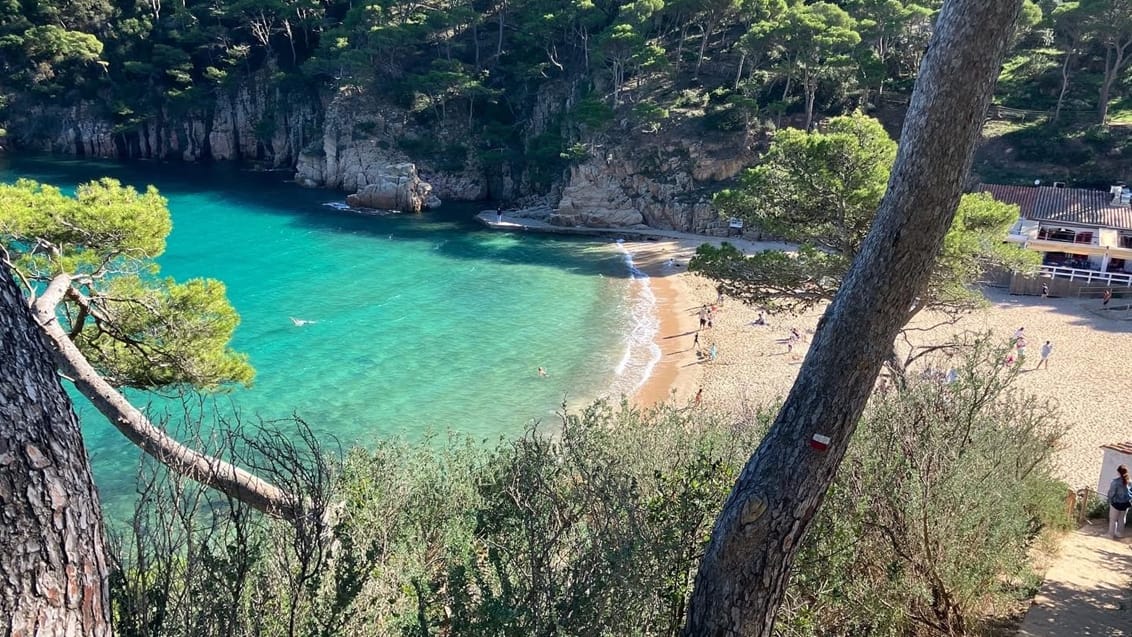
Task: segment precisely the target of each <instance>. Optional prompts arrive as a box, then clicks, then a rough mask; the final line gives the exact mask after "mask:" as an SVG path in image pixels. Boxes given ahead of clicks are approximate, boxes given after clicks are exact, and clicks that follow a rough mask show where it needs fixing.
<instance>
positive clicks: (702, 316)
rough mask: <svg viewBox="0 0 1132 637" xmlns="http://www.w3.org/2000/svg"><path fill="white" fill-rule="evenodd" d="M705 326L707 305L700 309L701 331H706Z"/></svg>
mask: <svg viewBox="0 0 1132 637" xmlns="http://www.w3.org/2000/svg"><path fill="white" fill-rule="evenodd" d="M705 325H707V306H706V305H705V306H703V307H701V308H700V329H701V330H702V329H704V326H705Z"/></svg>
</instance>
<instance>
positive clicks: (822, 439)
mask: <svg viewBox="0 0 1132 637" xmlns="http://www.w3.org/2000/svg"><path fill="white" fill-rule="evenodd" d="M810 446H811V447H813V448H814V449H815V450H817V451H825V450H826V449H828V448H829V436H823V435H821V434H814V437H813V438H810Z"/></svg>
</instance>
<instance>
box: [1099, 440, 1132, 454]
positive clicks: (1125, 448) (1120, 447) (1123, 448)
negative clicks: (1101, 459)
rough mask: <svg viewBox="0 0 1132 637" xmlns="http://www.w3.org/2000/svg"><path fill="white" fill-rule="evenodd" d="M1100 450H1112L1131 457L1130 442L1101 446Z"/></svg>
mask: <svg viewBox="0 0 1132 637" xmlns="http://www.w3.org/2000/svg"><path fill="white" fill-rule="evenodd" d="M1101 449H1112V450H1113V451H1116V452H1118V453H1126V454H1128V455H1132V442H1114V443H1111V444H1107V445H1101Z"/></svg>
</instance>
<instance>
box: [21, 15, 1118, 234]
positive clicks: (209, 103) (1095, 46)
mask: <svg viewBox="0 0 1132 637" xmlns="http://www.w3.org/2000/svg"><path fill="white" fill-rule="evenodd" d="M939 4H940V2H939V0H922V1H921V2H920V3H915V2H909V1H904V0H839V1H837V2H805V1H802V0H670V1H667V2H666V1H665V0H635V1H634V2H621V1H618V0H597V1H591V0H574V1H570V0H438V1H434V2H425V1H418V0H375V1H368V0H366V1H363V2H344V1H340V0H322V1H319V0H234V1H232V0H220V1H215V0H214V1H210V2H202V1H199V0H185V1H183V2H178V3H165V2H163V1H162V0H144V1H143V0H128V1H125V2H110V1H108V0H44V1H38V2H37V1H29V2H8V3H5V4H3V5H2V6H0V73H2V75H0V77H2V82H3V84H2V85H3V111H2V115H0V119H2V120H3V121H4V122H5V128H7V130H8V137H9V140H8V143H7V145H9V146H25V147H31V148H40V149H49V150H54V151H62V152H68V153H75V154H86V155H98V156H117V157H161V158H183V159H190V160H195V159H233V158H241V159H258V160H264V161H267V162H270V163H271V164H273V165H275V166H280V167H293V166H295V165H296V164H299V163H302V161H303V158H302V155H303V154H304V151H305V152H306V153H307V154H308V155H309V157H308V158H307V159H308V160H309V161H308V164H309V163H310V161H323V163H322V164H319V165H318V166H316V167H313V168H309V170H307V172H306V173H302V171H300V172H301V173H302V174H305V175H306V180H309V181H310V182H312V185H329V186H338V187H344V188H348V189H352V188H353V187H356V186H361V185H364V184H365V183H367V180H366V179H365V178H363V177H356V176H352V175H351V173H350V171H351V170H352V171H354V172H355V173H359V174H361V173H365V172H366V170H367V165H368V164H367V162H369V161H371V160H372V159H373V155H374V153H377V154H378V155H381V160H382V161H386V162H387V163H388V162H394V161H413V162H416V163H418V165H420V167H421V169H422V172H424V173H425V177H426V178H429V179H432V180H434V181H436V182H438V189H437V192H438V194H440V195H441V196H442V197H445V198H460V199H477V198H486V197H502V198H508V199H512V198H517V197H520V196H523V195H530V194H544V193H550V194H551V196H552V201H551V203H552V204H554V203H557V201H558V199H559V198H561V197H562V196H563V192H562V190H561V189H562V187H566V188H567V191H566V192H565V195H566V197H567V204H571V203H575V204H577V205H576V207H577V208H578V209H579V210H580V209H581V208H583V207H585V206H588V207H591V208H592V207H594V202H592V201H577V197H576V196H574V197H571V192H570V191H569V185H570V184H571V183H574V184H578V183H579V182H582V183H584V184H585V185H586V187H587V189H591V188H590V187H591V186H593V185H594V183H595V181H597V180H599V178H605V177H608V175H609V174H614V175H615V177H616V178H622V177H625V176H626V175H644V176H645V177H646V178H648V179H651V180H652V181H653V182H656V181H658V179H659V181H660V182H662V183H665V182H666V183H667V186H670V187H669V188H667V190H665V189H664V188H662V189H661V190H662V192H651V195H650V193H644V192H636V191H627V192H625V193H624V194H625V196H626V198H627V199H628V200H630V201H633V200H635V199H636V198H638V197H641V196H651V197H652V198H653V199H654V200H656V201H660V200H662V199H665V198H667V199H669V200H683V201H684V203H686V204H687V209H686V210H676V211H671V210H669V211H667V212H664V211H659V209H658V208H657V206H655V205H654V206H653V207H652V208H651V209H650V210H652V213H653V214H652V218H650V213H649V212H648V211H646V213H645V217H646V219H645V220H646V221H648V222H653V223H658V224H659V225H671V226H697V225H701V226H702V225H703V223H702V221H703V220H702V219H701V217H704V216H705V215H706V214H707V213H706V206H705V205H704V203H705V202H706V201H707V198H705V196H704V195H703V193H701V192H700V187H701V186H704V185H708V186H709V189H710V184H712V183H715V182H718V181H720V180H726V179H730V178H732V177H734V176H735V174H737V172H738V171H739V170H740V169H741V168H742V167H744V166H746V165H749V164H750V163H752V162H753V161H754V158H755V157H756V156H757V153H758V151H759V150H760V149H761V148H762V147H763V143H764V142H765V139H766V133H767V132H769V131H770V130H773V129H774V128H775V127H779V126H784V125H788V124H789V125H794V126H799V127H808V126H812V125H814V124H815V123H818V122H820V121H821V120H822V118H825V117H828V116H832V115H838V114H842V113H845V112H848V111H852V110H854V109H857V108H861V109H863V110H865V111H866V112H870V113H872V114H876V115H879V116H880V117H881V119H882V121H885V123H886V124H888V125H889V129H890V130H891V131H893V132H895V131H898V130H899V123H900V118H901V117H902V109H901V107H900V104H901V102H902V100H903V98H904V97H905V95H906V94H907V92H908V91H909V89H910V86H911V82H912V81H913V79H914V77H915V74H916V71H917V66H918V64H919V60H920V56H921V54H922V52H923V49H924V47H925V46H926V43H927V41H928V39H929V37H930V35H931V31H932V24H933V16H934V14H935V12H936V11H937V10H938V7H939ZM1130 46H1132V0H1080V1H1079V2H1063V1H1061V0H1040V1H1037V2H1030V1H1029V0H1028V1H1027V4H1026V8H1025V10H1024V12H1023V17H1022V19H1021V20H1020V23H1019V25H1018V28H1017V34H1016V36H1015V38H1014V43H1013V53H1012V54H1011V56H1010V59H1009V60H1008V62H1007V64H1006V65H1005V66H1004V69H1003V75H1002V81H1001V86H1000V91H999V102H1000V103H1001V104H1002V105H1004V106H1006V107H1011V108H1013V109H1022V110H1023V111H1025V112H1022V113H1018V112H1014V111H1008V112H1007V113H1008V114H1009V115H1011V116H1012V117H1013V118H1014V119H1016V120H1019V123H1014V124H1011V125H1009V126H1005V127H998V128H996V129H994V130H996V131H998V132H1005V133H1008V134H1010V135H1014V136H1015V138H1011V139H1007V141H1006V142H1005V143H1006V146H1005V147H1004V148H998V147H995V148H997V154H992V156H990V157H988V158H985V161H983V162H982V165H984V166H985V167H987V169H988V172H990V173H992V174H995V175H997V176H1004V177H1006V178H1019V177H1021V176H1022V175H1023V174H1029V173H1032V172H1034V170H1037V168H1040V164H1042V163H1043V162H1044V163H1046V164H1057V163H1058V161H1059V159H1058V157H1059V156H1061V155H1065V154H1066V153H1068V154H1069V155H1071V158H1072V159H1073V161H1071V162H1068V161H1067V162H1066V163H1067V165H1071V166H1078V167H1080V166H1082V165H1083V164H1088V163H1089V162H1090V161H1092V160H1094V159H1095V158H1096V156H1100V160H1099V161H1100V162H1101V164H1102V165H1098V166H1094V167H1093V169H1091V170H1085V171H1084V173H1085V174H1084V176H1075V175H1065V174H1058V175H1056V177H1058V178H1069V179H1074V178H1079V179H1085V180H1094V181H1105V180H1111V179H1115V178H1119V177H1121V176H1122V175H1113V174H1111V172H1112V170H1111V167H1110V166H1109V165H1108V164H1106V163H1105V162H1106V161H1108V160H1119V159H1120V158H1121V157H1123V155H1124V153H1125V152H1126V151H1127V152H1132V145H1129V144H1127V143H1125V141H1124V140H1123V136H1122V135H1121V133H1120V129H1119V128H1115V129H1112V130H1110V129H1109V128H1108V127H1100V128H1098V125H1101V124H1104V123H1109V124H1114V125H1119V124H1122V123H1123V122H1124V121H1125V120H1129V121H1130V122H1132V102H1130V101H1129V96H1130V95H1132V92H1130V90H1129V88H1130V87H1129V86H1128V82H1127V73H1126V70H1127V62H1128V59H1129V57H1132V50H1130ZM1051 122H1052V123H1051ZM331 138H333V139H332V140H331ZM1050 140H1053V141H1050ZM331 141H332V142H333V143H331ZM365 142H369V143H370V144H371V146H370V147H369V148H368V149H361V150H358V148H357V145H358V144H359V143H365ZM344 144H346V145H349V144H353V145H354V146H351V148H352V149H353V150H351V151H350V152H353V153H354V155H350V154H349V153H346V152H344V151H342V148H343V147H344V146H343V145H344ZM1059 146H1060V147H1062V150H1064V151H1065V152H1057V149H1058V147H1059ZM625 147H629V148H632V152H631V153H620V152H619V148H625ZM328 150H329V152H330V153H331V154H338V153H341V156H339V157H334V158H333V159H332V160H322V159H320V158H322V157H323V156H325V155H326V154H327V152H328ZM1015 153H1016V154H1015ZM355 155H356V156H357V157H356V158H355ZM621 155H628V156H629V157H627V158H626V161H625V162H622V163H621V164H618V163H617V162H618V160H619V158H620V156H621ZM1083 155H1087V156H1083ZM1016 159H1020V160H1022V161H1023V162H1031V163H1030V164H1026V165H1023V166H1021V167H1019V166H1015V165H1012V162H1013V161H1014V160H1016ZM594 160H600V162H599V163H600V165H598V166H594V165H592V164H593V162H594ZM351 162H353V163H355V164H358V166H352V164H351ZM587 164H590V165H588V166H587ZM1033 164H1038V165H1039V166H1038V167H1035V166H1034V165H1033ZM571 166H573V171H569V170H568V169H570V167H571ZM1047 168H1048V169H1050V170H1054V172H1058V170H1055V168H1056V166H1054V167H1053V168H1050V167H1048V166H1047ZM1086 168H1088V167H1086ZM677 173H680V174H682V175H684V176H680V175H677ZM666 175H667V177H665V176H666ZM368 181H372V180H368ZM622 181H623V180H622ZM607 185H608V184H607ZM614 186H616V187H618V188H622V190H624V188H625V187H627V186H626V184H625V183H618V184H614ZM575 190H578V189H577V188H576V189H575ZM630 190H631V189H630ZM638 190H640V189H639V188H638ZM653 190H654V191H655V188H653ZM576 194H577V193H575V195H576ZM606 203H608V204H609V206H610V207H613V208H616V207H617V205H621V206H622V207H624V206H625V205H626V204H624V203H623V202H622V203H620V204H619V203H618V202H606ZM697 206H698V207H697ZM567 208H569V205H568V206H567ZM637 208H640V206H637ZM646 208H647V206H646Z"/></svg>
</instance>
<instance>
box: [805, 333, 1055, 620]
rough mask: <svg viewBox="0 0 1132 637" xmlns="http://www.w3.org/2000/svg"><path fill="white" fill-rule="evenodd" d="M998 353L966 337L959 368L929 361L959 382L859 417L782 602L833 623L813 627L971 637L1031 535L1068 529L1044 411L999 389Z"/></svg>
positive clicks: (1005, 376) (1012, 594)
mask: <svg viewBox="0 0 1132 637" xmlns="http://www.w3.org/2000/svg"><path fill="white" fill-rule="evenodd" d="M1006 347H1008V345H1007V346H1006ZM1003 349H1004V348H1000V347H998V346H997V345H996V344H995V343H994V342H993V341H992V340H991V339H989V338H988V337H987V336H985V335H981V336H976V337H973V340H971V341H969V342H968V343H967V354H966V355H965V356H964V357H963V359H962V360H951V361H946V360H939V361H936V362H937V364H943V365H953V366H955V367H956V368H957V370H958V376H959V380H958V381H956V382H954V383H950V384H948V383H945V382H941V381H940V380H938V376H936V375H934V374H931V375H927V376H925V377H923V378H916V379H913V381H912V383H911V384H910V386H909V387H908V388H907V389H906V390H905V391H902V392H900V393H899V394H895V395H889V396H888V397H886V398H882V399H881V400H879V401H876V402H875V403H874V405H873V406H872V408H871V409H870V410H868V412H867V413H866V415H865V417H864V419H863V420H862V422H861V424H860V426H859V427H858V429H857V433H856V435H855V438H854V440H853V443H852V445H851V446H850V450H849V452H848V454H847V456H846V458H845V461H844V464H843V465H842V469H841V471H839V473H838V477H837V479H836V480H835V483H834V486H833V488H832V489H831V490H830V493H829V495H828V496H827V498H826V505H825V506H824V507H823V510H822V511H821V513H820V519H819V520H818V521H817V523H816V525H815V529H818V532H816V533H814V534H812V535H813V536H816V537H812V538H808V541H807V542H806V547H805V549H804V550H803V553H802V554H801V555H800V556H799V558H798V559H799V562H802V563H808V564H809V565H810V567H809V568H807V569H803V572H804V573H805V576H806V578H807V584H808V585H807V584H801V583H799V582H797V581H796V582H794V583H793V590H794V591H796V594H797V595H798V597H797V598H795V599H794V600H793V602H792V604H791V605H792V606H794V607H797V608H798V609H799V610H802V611H804V613H805V614H804V616H806V617H811V618H813V620H816V622H817V623H818V625H819V626H820V625H822V624H826V625H829V624H831V623H833V622H837V629H835V630H834V631H832V632H826V631H823V630H818V631H814V632H818V633H820V634H836V635H853V634H893V635H907V634H919V633H918V631H917V627H919V628H926V629H928V631H929V634H939V635H951V634H972V633H973V632H975V631H976V628H977V625H978V619H979V617H980V615H981V614H982V613H984V612H986V610H987V609H989V608H993V607H996V606H1002V605H1004V604H1003V601H1004V600H1010V599H1014V598H1016V597H1017V593H1016V591H1015V589H1014V586H1015V584H1014V583H1015V582H1024V581H1027V580H1028V577H1027V576H1029V574H1030V567H1029V565H1028V559H1027V549H1028V548H1029V546H1030V545H1031V544H1032V543H1033V541H1034V539H1035V538H1036V536H1037V534H1038V533H1039V531H1040V530H1041V529H1045V528H1052V529H1064V528H1065V527H1066V526H1067V524H1068V520H1067V519H1066V513H1065V508H1064V502H1065V494H1066V492H1067V491H1068V487H1067V486H1066V485H1064V484H1062V483H1059V482H1057V481H1054V480H1053V479H1052V478H1051V477H1050V472H1051V466H1052V456H1053V453H1054V451H1055V449H1056V445H1057V441H1058V438H1059V437H1060V435H1061V430H1060V428H1059V426H1058V425H1057V424H1056V423H1055V411H1054V408H1053V407H1052V406H1051V404H1049V403H1047V402H1043V401H1040V400H1037V399H1035V398H1033V397H1028V396H1025V395H1023V394H1020V393H1017V392H1015V391H1013V390H1011V386H1012V384H1013V382H1014V380H1015V379H1016V377H1017V374H1018V370H1017V368H1016V367H1014V366H1007V365H1006V364H1005V362H1003V361H1004V359H1005V356H1004V355H1003V354H1004V351H1003ZM1030 577H1032V576H1030ZM819 583H820V584H822V586H821V587H819V586H818V584H819ZM812 590H817V591H820V593H819V594H814V593H812V592H809V591H812ZM788 616H789V614H788ZM842 618H843V619H842ZM788 621H789V620H788ZM842 621H844V623H842ZM799 633H801V634H807V633H809V634H812V633H810V631H799Z"/></svg>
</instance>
